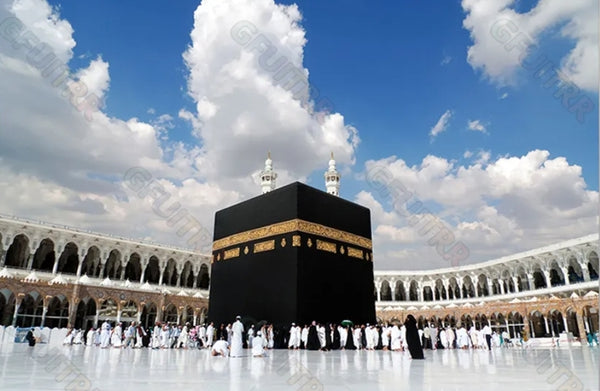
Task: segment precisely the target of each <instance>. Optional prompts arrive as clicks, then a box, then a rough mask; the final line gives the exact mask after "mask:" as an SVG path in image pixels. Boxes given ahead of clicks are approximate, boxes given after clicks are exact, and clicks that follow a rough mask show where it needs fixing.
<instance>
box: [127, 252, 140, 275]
mask: <svg viewBox="0 0 600 391" xmlns="http://www.w3.org/2000/svg"><path fill="white" fill-rule="evenodd" d="M141 278H142V262H141V257H140V255H139V254H138V253H133V254H131V255H130V256H129V261H128V262H127V264H126V265H125V276H124V279H125V280H129V281H139V280H140V279H141Z"/></svg>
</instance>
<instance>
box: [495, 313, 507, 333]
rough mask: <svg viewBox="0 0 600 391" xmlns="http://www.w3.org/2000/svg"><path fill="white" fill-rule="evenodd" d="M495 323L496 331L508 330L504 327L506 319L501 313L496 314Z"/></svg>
mask: <svg viewBox="0 0 600 391" xmlns="http://www.w3.org/2000/svg"><path fill="white" fill-rule="evenodd" d="M496 321H497V322H498V330H499V331H500V332H503V331H505V330H508V328H507V326H506V317H505V316H504V314H503V313H498V314H497V315H496Z"/></svg>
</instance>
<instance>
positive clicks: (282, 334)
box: [64, 315, 509, 359]
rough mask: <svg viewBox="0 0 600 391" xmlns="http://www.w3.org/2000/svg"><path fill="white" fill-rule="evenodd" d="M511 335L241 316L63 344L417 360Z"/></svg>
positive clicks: (115, 330)
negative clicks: (426, 353)
mask: <svg viewBox="0 0 600 391" xmlns="http://www.w3.org/2000/svg"><path fill="white" fill-rule="evenodd" d="M508 342H509V341H508V335H507V333H503V334H496V333H495V332H492V330H491V328H490V327H489V326H487V325H486V326H484V327H483V328H482V329H477V328H475V327H474V326H472V327H470V328H469V330H467V329H466V328H465V327H464V326H463V327H458V328H455V327H450V326H447V327H445V328H443V327H436V326H434V325H433V324H432V325H431V326H429V325H425V327H424V328H417V322H416V320H415V318H414V317H413V316H412V315H409V316H408V317H407V318H406V320H405V322H404V323H403V324H401V325H398V324H394V325H389V324H378V325H371V324H364V325H352V324H344V325H336V324H319V323H317V322H312V324H310V325H304V326H300V325H297V324H295V323H292V325H291V327H290V328H289V329H287V328H275V327H273V325H272V324H265V323H264V322H262V323H259V324H258V325H257V327H255V326H254V325H250V327H249V328H248V329H245V328H244V326H243V324H242V322H241V318H240V317H239V316H238V317H237V318H236V320H235V322H233V323H232V324H228V325H224V324H221V325H220V326H219V327H215V325H214V324H213V323H209V324H208V325H205V324H203V325H199V326H195V327H194V326H191V325H190V324H189V323H186V324H185V325H176V324H169V323H163V324H161V323H160V322H156V324H155V326H154V328H153V329H152V330H145V329H144V328H143V327H142V326H141V325H140V324H139V323H136V322H131V323H130V324H129V325H128V326H127V327H123V324H122V323H120V322H119V323H117V324H116V325H115V327H112V326H111V323H110V322H109V321H108V320H106V321H104V322H103V323H102V325H101V327H99V328H98V329H94V328H91V329H89V330H88V331H87V332H85V333H84V331H83V330H73V329H69V331H68V333H67V336H66V337H65V340H64V344H65V345H72V344H85V345H87V346H99V347H101V348H109V347H113V348H128V347H130V348H143V347H146V348H152V349H173V348H182V349H188V348H198V349H211V351H212V354H213V355H224V356H228V355H230V356H240V355H243V354H241V352H243V350H242V349H251V350H252V355H253V356H264V355H265V352H266V350H268V349H307V350H322V351H328V350H340V349H344V350H357V349H358V350H360V349H365V350H389V351H405V350H406V351H409V352H410V355H411V357H412V358H413V359H422V358H423V349H469V348H475V349H478V348H479V349H490V350H491V347H492V345H494V346H503V344H506V343H508Z"/></svg>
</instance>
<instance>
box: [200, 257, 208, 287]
mask: <svg viewBox="0 0 600 391" xmlns="http://www.w3.org/2000/svg"><path fill="white" fill-rule="evenodd" d="M209 286H210V276H209V274H208V265H207V264H206V263H203V264H202V265H200V272H199V273H198V288H200V289H208V287H209Z"/></svg>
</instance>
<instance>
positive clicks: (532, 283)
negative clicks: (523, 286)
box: [527, 273, 535, 291]
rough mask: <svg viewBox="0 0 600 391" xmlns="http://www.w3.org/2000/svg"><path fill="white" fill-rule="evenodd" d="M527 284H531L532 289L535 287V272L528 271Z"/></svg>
mask: <svg viewBox="0 0 600 391" xmlns="http://www.w3.org/2000/svg"><path fill="white" fill-rule="evenodd" d="M527 284H528V285H529V290H530V291H532V290H534V289H535V281H534V280H533V274H531V273H527Z"/></svg>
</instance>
